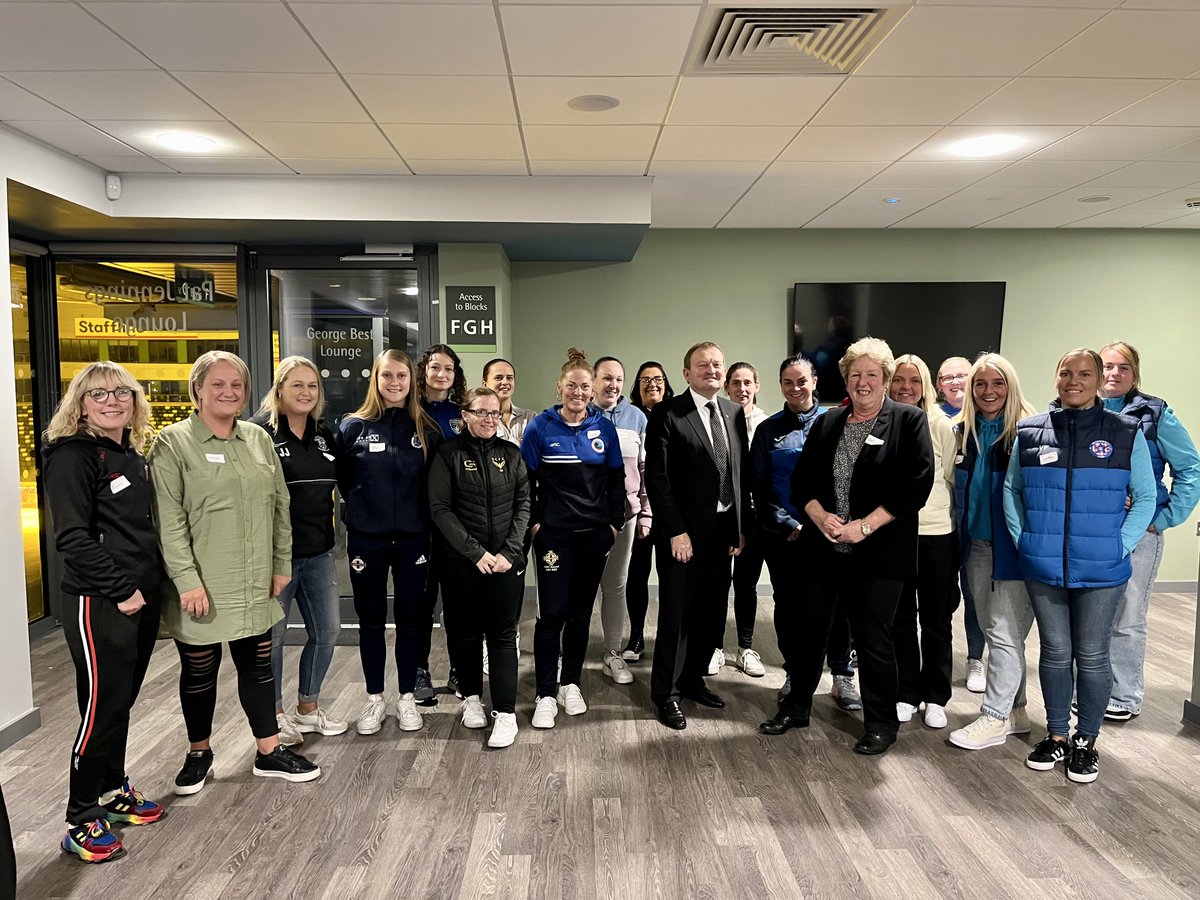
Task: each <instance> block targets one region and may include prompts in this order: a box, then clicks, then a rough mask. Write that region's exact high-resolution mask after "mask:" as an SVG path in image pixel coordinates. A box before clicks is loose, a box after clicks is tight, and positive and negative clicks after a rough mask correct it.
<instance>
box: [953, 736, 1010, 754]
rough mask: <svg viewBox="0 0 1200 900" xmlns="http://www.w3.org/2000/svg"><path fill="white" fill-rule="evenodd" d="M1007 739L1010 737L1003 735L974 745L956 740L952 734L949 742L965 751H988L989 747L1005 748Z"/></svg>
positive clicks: (960, 739)
mask: <svg viewBox="0 0 1200 900" xmlns="http://www.w3.org/2000/svg"><path fill="white" fill-rule="evenodd" d="M1007 737H1008V735H1006V734H1002V735H1001V736H1000V737H998V738H990V739H989V740H987V741H984V742H983V743H972V742H970V741H966V740H963V739H962V738H959V739H958V740H955V739H954V735H953V734H951V735H950V737H949V738H947V740H948V741H950V743H951V744H953V745H954V746H955V747H961V748H962V749H964V750H986V749H987V748H988V747H1003V746H1004V741H1005V738H1007Z"/></svg>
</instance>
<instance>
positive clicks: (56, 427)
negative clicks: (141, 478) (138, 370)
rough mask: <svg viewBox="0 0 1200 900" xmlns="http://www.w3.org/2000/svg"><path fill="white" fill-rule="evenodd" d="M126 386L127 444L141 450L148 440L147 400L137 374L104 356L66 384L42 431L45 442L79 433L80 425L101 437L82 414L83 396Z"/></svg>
mask: <svg viewBox="0 0 1200 900" xmlns="http://www.w3.org/2000/svg"><path fill="white" fill-rule="evenodd" d="M110 384H111V385H112V386H113V387H114V388H128V389H129V390H131V391H133V416H132V417H131V418H130V420H129V445H130V446H131V447H133V448H134V449H135V450H137V451H138V452H139V453H141V452H142V451H143V450H145V449H146V445H147V444H148V443H149V442H150V432H151V429H150V404H149V403H148V402H147V401H146V392H145V391H144V390H143V389H142V385H141V383H140V382H138V380H137V379H136V378H134V377H133V376H132V375H130V374H129V372H128V370H126V369H125V368H124V367H122V366H119V365H117V364H116V363H115V362H108V361H107V360H104V361H101V362H94V363H88V364H87V365H86V366H84V367H83V368H82V369H80V370H79V373H78V374H77V375H76V376H75V377H74V378H72V379H71V383H70V384H69V385H67V391H66V393H65V394H63V398H62V400H60V401H59V404H58V408H57V409H55V410H54V415H53V416H51V418H50V424H49V425H48V426H47V427H46V431H45V433H44V434H43V435H42V436H43V437H44V438H45V440H46V443H48V444H49V443H53V442H54V441H57V440H61V439H62V438H65V437H70V436H72V435H75V434H78V433H79V430H80V428H82V429H83V430H85V431H86V432H87V433H88V434H90V435H92V436H93V437H102V436H103V433H102V432H100V431H97V430H96V429H95V428H94V427H93V426H92V423H91V422H89V421H88V420H87V418H86V417H85V416H84V415H83V398H84V396H85V395H86V394H87V392H88V391H92V390H95V389H96V388H105V389H107V388H108V385H110Z"/></svg>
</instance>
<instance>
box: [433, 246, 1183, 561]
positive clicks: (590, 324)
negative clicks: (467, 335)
mask: <svg viewBox="0 0 1200 900" xmlns="http://www.w3.org/2000/svg"><path fill="white" fill-rule="evenodd" d="M511 277H512V281H511V287H512V293H511V299H512V304H511V306H512V308H511V314H512V319H511V327H512V331H511V348H512V352H513V357H512V358H513V360H514V361H515V362H516V365H517V367H518V385H517V398H518V403H520V404H521V405H524V406H545V405H547V404H549V403H550V402H551V400H552V399H553V396H554V395H553V385H554V380H555V378H556V377H557V374H558V369H559V366H560V365H561V363H562V362H563V360H564V359H565V351H566V349H567V347H568V346H570V345H572V344H573V345H577V346H579V347H582V348H584V349H585V350H587V351H588V353H589V355H590V356H591V357H592V358H595V357H596V356H600V355H605V354H607V355H613V356H618V357H620V358H622V359H623V360H624V361H625V363H626V366H627V367H628V368H629V369H630V370H631V371H629V372H627V375H628V376H629V377H632V375H633V371H632V370H634V369H635V367H636V366H637V365H638V364H639V363H640V362H641V361H642V360H644V359H648V358H657V359H659V360H661V361H662V362H663V363H665V364H666V366H667V369H668V373H669V375H670V377H671V379H672V380H673V381H676V379H678V381H676V384H678V383H679V382H682V377H681V376H680V374H679V373H680V372H681V370H682V355H683V351H684V350H686V349H687V347H688V346H690V345H691V344H692V343H694V342H695V341H697V340H702V339H711V340H717V341H718V342H720V343H721V344H722V346H723V347H724V349H725V353H726V357H727V359H729V360H731V361H732V360H733V359H735V358H737V359H747V360H749V361H751V362H753V363H754V364H755V365H756V366H758V367H759V369H760V371H761V372H764V373H771V372H774V371H775V370H776V368H775V367H776V366H777V365H778V362H779V360H780V359H782V358H783V356H784V355H785V354H786V352H787V348H788V343H787V335H788V324H787V295H788V290H789V288H790V287H791V285H792V284H794V283H795V282H798V281H965V280H971V281H1005V282H1007V284H1008V288H1007V293H1006V301H1005V316H1004V331H1003V338H1002V346H1001V350H1002V352H1003V353H1004V354H1005V355H1006V356H1007V357H1008V358H1009V359H1010V360H1012V362H1013V363H1014V365H1015V366H1016V367H1017V370H1018V372H1019V373H1020V375H1021V376H1022V384H1023V385H1024V387H1025V390H1026V393H1027V394H1028V395H1029V396H1030V397H1031V398H1032V399H1033V401H1034V402H1035V404H1036V405H1039V406H1041V405H1044V404H1045V403H1046V402H1047V401H1048V400H1049V399H1050V397H1051V396H1052V389H1051V381H1052V378H1051V376H1052V370H1053V368H1054V365H1055V363H1056V362H1057V360H1058V357H1059V355H1060V354H1061V353H1062V351H1064V350H1066V349H1069V348H1071V347H1075V346H1079V345H1090V346H1093V347H1098V346H1100V345H1101V344H1104V343H1106V342H1107V341H1110V340H1113V339H1114V338H1118V337H1119V338H1122V339H1124V340H1128V341H1130V342H1131V343H1133V344H1134V345H1135V346H1137V347H1138V349H1139V350H1140V351H1141V354H1142V370H1143V385H1144V386H1145V387H1146V389H1147V390H1149V391H1151V392H1153V393H1160V394H1162V395H1165V396H1166V397H1167V399H1168V400H1170V402H1171V403H1172V404H1173V405H1174V407H1175V410H1176V412H1177V413H1178V414H1179V416H1180V418H1181V419H1182V420H1183V421H1184V423H1185V424H1188V425H1190V426H1191V428H1192V431H1193V433H1194V434H1196V435H1197V436H1198V437H1200V396H1197V392H1196V389H1195V385H1196V384H1197V376H1196V366H1195V359H1196V344H1197V338H1200V328H1198V327H1197V326H1198V325H1200V296H1198V293H1200V292H1198V286H1200V231H1192V232H1187V231H1162V230H1158V231H1155V230H1141V231H1111V230H1105V231H1100V230H1095V231H1092V230H1087V231H1085V230H1057V231H1007V230H987V231H982V230H981V231H915V230H914V231H904V230H890V231H740V230H739V231H732V230H729V231H726V230H723V231H659V230H651V231H650V232H649V233H648V234H647V236H646V239H645V241H644V242H643V244H642V246H641V248H640V249H639V250H638V253H637V256H636V257H635V258H634V259H633V260H632V261H631V262H628V263H608V264H597V263H577V264H570V263H514V264H513V265H512V267H511ZM444 280H445V279H443V281H444ZM913 314H914V315H920V310H918V309H914V310H913ZM929 326H930V327H931V328H936V327H937V322H936V321H930V323H929ZM893 349H895V350H896V352H898V353H899V352H904V348H902V347H897V348H893ZM764 382H771V383H773V379H772V378H771V376H770V375H766V377H765V378H764ZM761 399H762V400H763V401H764V402H763V403H762V404H760V405H763V406H765V407H767V408H771V407H774V406H775V405H776V404H777V403H778V402H779V401H778V394H777V393H776V391H775V389H774V388H773V387H770V386H765V387H764V390H763V393H762V395H761ZM1196 565H1197V540H1196V537H1195V517H1193V519H1192V521H1191V522H1189V523H1188V524H1186V525H1181V526H1180V527H1179V528H1176V529H1174V530H1173V531H1172V532H1171V534H1170V535H1169V537H1168V539H1167V550H1166V556H1165V559H1164V561H1163V564H1162V568H1161V569H1160V571H1159V580H1160V581H1176V582H1178V581H1187V582H1194V581H1195V580H1196Z"/></svg>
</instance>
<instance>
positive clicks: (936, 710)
mask: <svg viewBox="0 0 1200 900" xmlns="http://www.w3.org/2000/svg"><path fill="white" fill-rule="evenodd" d="M925 725H926V726H927V727H929V728H945V727H946V707H944V706H938V705H937V704H936V703H926V704H925Z"/></svg>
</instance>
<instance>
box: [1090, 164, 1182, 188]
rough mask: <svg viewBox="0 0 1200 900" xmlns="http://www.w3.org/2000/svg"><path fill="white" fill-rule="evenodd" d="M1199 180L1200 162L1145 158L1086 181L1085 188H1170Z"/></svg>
mask: <svg viewBox="0 0 1200 900" xmlns="http://www.w3.org/2000/svg"><path fill="white" fill-rule="evenodd" d="M1196 182H1200V162H1163V161H1157V160H1147V161H1143V162H1135V163H1131V164H1130V165H1128V166H1125V167H1124V168H1120V169H1117V170H1115V171H1113V172H1110V173H1108V174H1107V175H1102V176H1100V177H1099V178H1096V179H1094V180H1092V181H1089V182H1086V183H1085V184H1084V185H1083V187H1085V188H1110V187H1121V188H1124V187H1145V188H1162V189H1164V190H1165V189H1170V188H1176V187H1184V186H1186V185H1189V184H1195V183H1196Z"/></svg>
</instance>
